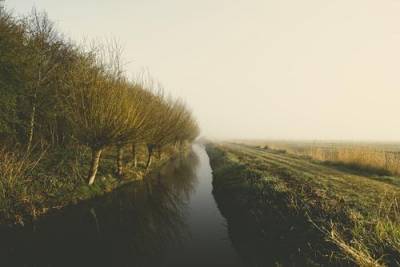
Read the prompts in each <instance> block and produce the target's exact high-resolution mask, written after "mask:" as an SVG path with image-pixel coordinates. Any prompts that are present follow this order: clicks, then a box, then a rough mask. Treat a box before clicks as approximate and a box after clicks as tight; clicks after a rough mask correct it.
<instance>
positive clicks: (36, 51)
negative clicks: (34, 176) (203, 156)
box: [0, 10, 199, 184]
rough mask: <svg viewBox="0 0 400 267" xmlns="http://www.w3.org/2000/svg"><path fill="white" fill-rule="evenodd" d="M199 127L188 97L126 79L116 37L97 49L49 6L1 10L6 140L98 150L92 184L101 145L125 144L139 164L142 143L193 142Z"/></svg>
mask: <svg viewBox="0 0 400 267" xmlns="http://www.w3.org/2000/svg"><path fill="white" fill-rule="evenodd" d="M198 134H199V127H198V125H197V122H196V120H195V119H194V118H193V116H192V113H191V111H190V110H189V109H188V108H187V106H186V105H185V103H184V102H182V101H181V100H177V99H173V98H171V97H168V96H166V95H165V94H164V93H163V92H162V90H157V89H156V88H154V86H152V85H151V83H145V82H143V81H142V80H140V79H139V80H135V81H132V80H130V79H128V78H127V76H126V74H125V71H124V69H123V64H122V62H121V52H120V49H118V46H117V45H115V43H112V44H108V45H106V46H93V47H90V48H87V47H83V46H79V45H77V44H75V43H74V42H72V41H71V40H68V39H66V38H65V37H64V36H63V35H62V34H60V33H59V32H58V31H57V30H56V29H55V26H54V24H53V23H52V22H51V21H50V20H49V19H48V17H47V15H46V14H45V13H39V12H37V11H35V10H33V11H32V12H31V14H29V15H28V16H25V17H16V16H14V15H12V14H11V13H9V12H7V11H5V10H1V11H0V141H1V143H2V145H6V146H13V147H14V146H18V147H19V149H24V150H26V152H27V153H29V152H31V151H32V150H34V149H38V148H49V147H50V148H60V149H66V150H67V149H73V148H74V147H76V146H77V145H78V146H87V147H89V148H90V150H91V153H92V158H91V163H90V170H89V173H88V176H87V179H88V183H89V184H92V183H93V182H94V181H95V178H96V173H97V169H98V166H99V161H100V157H101V155H102V152H103V151H104V150H105V149H107V148H111V147H115V148H117V151H118V153H117V159H116V163H117V171H118V174H119V175H122V174H123V161H122V154H123V150H124V149H127V148H129V150H130V151H131V153H132V158H133V161H134V162H133V165H134V166H136V151H137V148H138V146H139V145H141V146H145V147H146V148H147V152H148V154H147V161H146V163H145V165H146V168H148V166H149V165H150V164H151V161H152V157H153V154H154V153H155V152H156V151H160V150H162V149H163V148H165V147H167V146H170V145H175V146H177V145H179V144H184V143H186V142H192V141H193V140H194V139H195V138H196V137H197V136H198Z"/></svg>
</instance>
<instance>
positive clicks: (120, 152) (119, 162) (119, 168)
mask: <svg viewBox="0 0 400 267" xmlns="http://www.w3.org/2000/svg"><path fill="white" fill-rule="evenodd" d="M117 149H118V155H117V175H118V176H122V175H123V174H124V170H123V162H122V160H123V155H124V150H123V148H122V146H118V148H117Z"/></svg>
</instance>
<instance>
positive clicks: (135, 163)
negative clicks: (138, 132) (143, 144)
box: [132, 144, 137, 168]
mask: <svg viewBox="0 0 400 267" xmlns="http://www.w3.org/2000/svg"><path fill="white" fill-rule="evenodd" d="M132 161H133V167H135V168H136V167H137V156H136V144H132Z"/></svg>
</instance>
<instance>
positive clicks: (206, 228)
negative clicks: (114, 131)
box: [0, 145, 247, 266]
mask: <svg viewBox="0 0 400 267" xmlns="http://www.w3.org/2000/svg"><path fill="white" fill-rule="evenodd" d="M212 191H213V188H212V170H211V167H210V163H209V158H208V156H207V153H206V151H205V149H204V148H203V146H201V145H193V152H192V154H191V155H190V156H188V157H185V158H178V159H176V160H174V161H173V162H172V163H171V164H168V165H167V166H165V167H164V168H163V169H162V170H160V172H159V173H157V174H155V175H154V177H151V178H150V179H146V180H145V181H141V182H137V183H134V184H130V185H128V186H125V187H123V188H121V189H119V190H116V191H115V192H113V193H111V194H109V195H107V196H105V197H102V198H100V199H97V200H95V201H89V202H86V203H81V204H79V205H76V206H73V207H69V208H66V209H64V210H63V211H61V212H60V213H59V214H55V215H52V216H50V217H48V218H46V219H44V220H42V221H40V222H38V223H37V224H36V225H35V226H34V227H33V228H29V229H28V228H26V229H22V230H18V231H15V230H13V231H2V232H1V241H0V251H1V252H0V257H1V258H0V266H245V265H247V264H244V263H243V262H242V260H241V258H240V257H239V256H238V255H239V254H238V253H236V251H235V249H234V248H233V245H232V243H231V241H230V237H229V235H228V226H227V222H226V220H225V218H224V217H223V216H222V215H221V213H220V211H219V209H218V207H217V204H216V202H215V199H214V196H213V194H212Z"/></svg>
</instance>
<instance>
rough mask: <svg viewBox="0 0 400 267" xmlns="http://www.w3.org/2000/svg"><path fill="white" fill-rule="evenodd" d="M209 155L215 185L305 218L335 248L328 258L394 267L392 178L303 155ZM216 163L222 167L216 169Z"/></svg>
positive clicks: (397, 236)
mask: <svg viewBox="0 0 400 267" xmlns="http://www.w3.org/2000/svg"><path fill="white" fill-rule="evenodd" d="M208 151H209V154H210V157H211V161H212V162H214V164H213V165H214V166H213V168H214V169H215V172H216V176H217V177H222V178H219V179H221V180H222V179H230V184H234V183H237V184H240V185H241V186H246V187H250V188H252V189H253V190H252V193H251V194H255V195H257V196H258V200H257V201H259V202H260V203H263V201H266V199H271V197H272V198H273V199H274V201H275V202H277V203H279V205H281V206H282V205H284V206H285V207H286V208H287V209H288V211H289V212H290V213H293V214H300V215H302V216H304V218H307V220H308V221H309V223H310V224H311V225H313V226H314V227H315V231H318V232H320V233H322V234H323V235H324V237H325V239H326V242H327V244H329V245H333V246H334V247H335V248H336V252H335V253H334V254H332V255H330V256H329V257H331V258H335V260H338V259H339V260H341V261H343V262H346V261H347V262H353V263H356V264H358V265H361V266H386V265H398V264H399V262H400V215H399V212H400V210H399V206H398V199H399V197H400V188H399V187H398V186H397V185H396V184H397V182H396V181H397V178H396V177H387V176H384V177H382V176H380V175H379V174H376V175H368V176H366V175H365V170H361V171H360V172H359V173H358V172H357V171H355V170H354V169H349V170H348V169H345V168H343V166H337V165H326V164H323V163H322V162H316V161H315V160H312V159H310V158H306V157H304V156H302V155H300V156H299V155H294V154H290V153H286V152H285V151H282V150H273V149H264V148H260V147H252V146H246V145H237V144H219V145H211V146H209V149H208ZM218 161H219V162H220V164H219V165H220V166H222V165H224V167H218V164H215V162H218ZM221 162H222V163H221ZM224 174H226V175H224ZM243 182H245V183H243ZM227 184H229V183H227Z"/></svg>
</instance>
